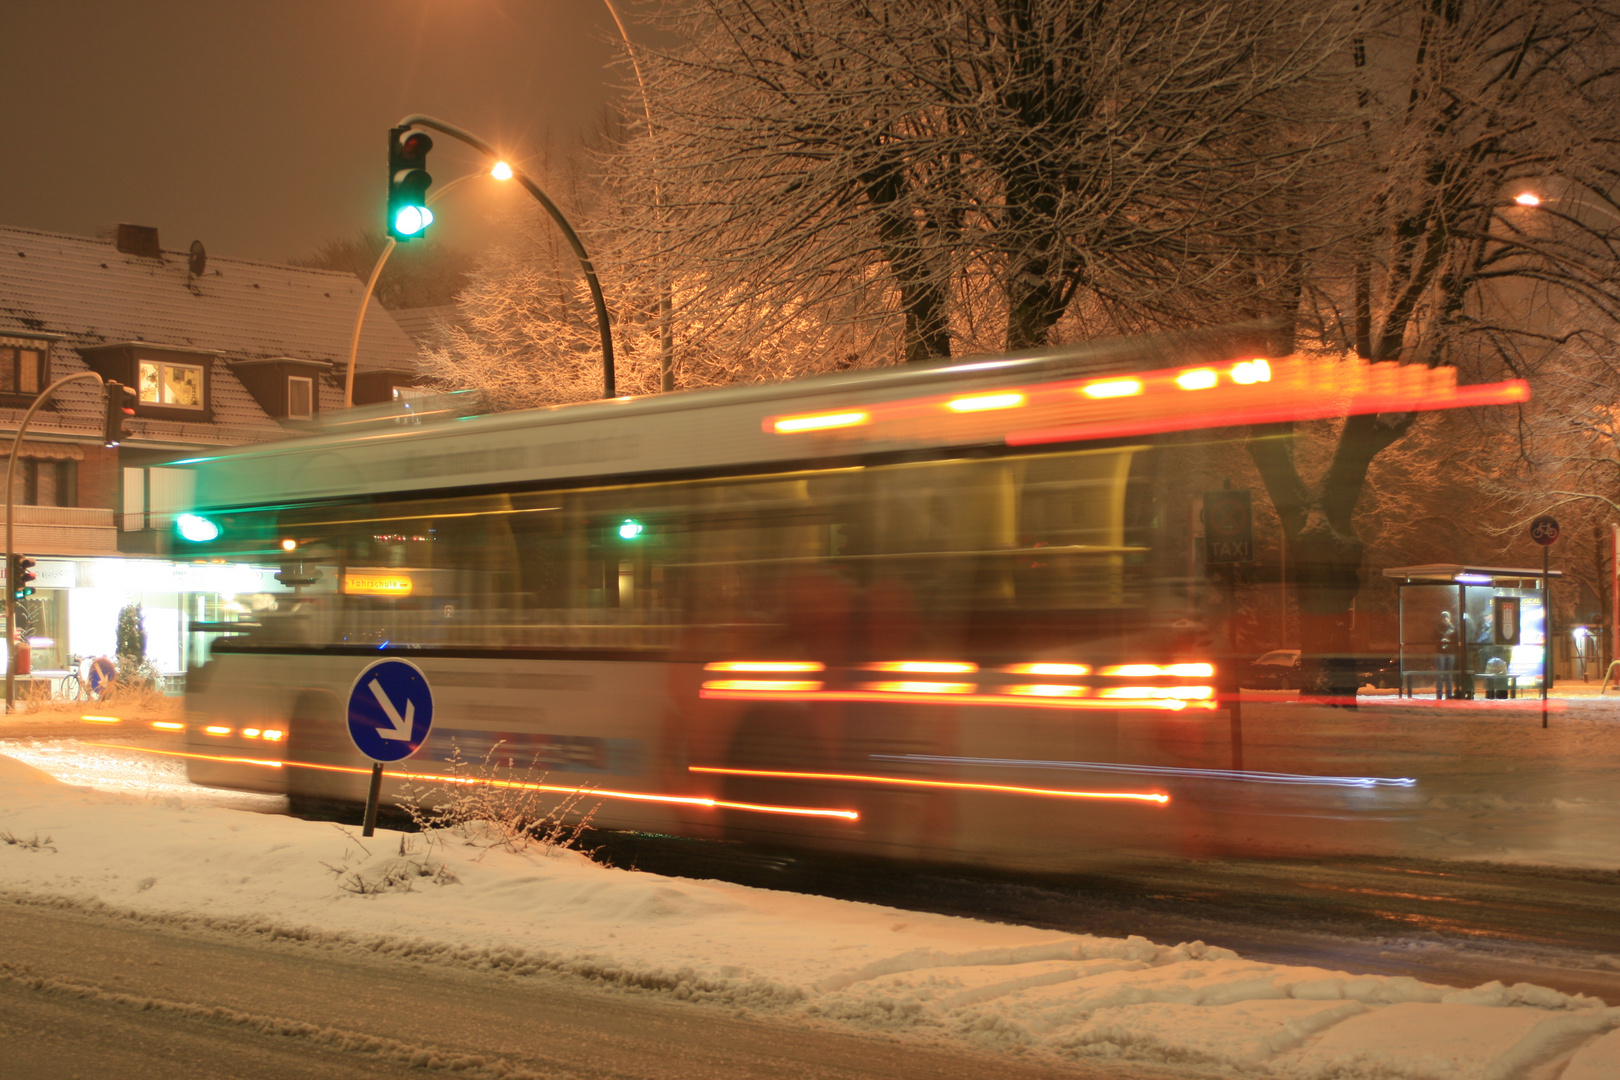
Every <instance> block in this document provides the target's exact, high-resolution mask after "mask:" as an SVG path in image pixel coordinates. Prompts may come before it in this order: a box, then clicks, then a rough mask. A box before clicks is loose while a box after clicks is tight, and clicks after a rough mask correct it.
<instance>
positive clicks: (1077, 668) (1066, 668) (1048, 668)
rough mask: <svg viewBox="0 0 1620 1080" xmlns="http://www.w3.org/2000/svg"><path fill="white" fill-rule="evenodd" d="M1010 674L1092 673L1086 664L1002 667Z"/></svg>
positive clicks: (1076, 674) (1074, 674)
mask: <svg viewBox="0 0 1620 1080" xmlns="http://www.w3.org/2000/svg"><path fill="white" fill-rule="evenodd" d="M1001 670H1002V671H1005V672H1006V673H1007V674H1009V675H1071V676H1080V675H1090V674H1091V668H1090V667H1088V666H1086V665H1085V664H1013V665H1012V666H1010V667H1004V668H1002V669H1001Z"/></svg>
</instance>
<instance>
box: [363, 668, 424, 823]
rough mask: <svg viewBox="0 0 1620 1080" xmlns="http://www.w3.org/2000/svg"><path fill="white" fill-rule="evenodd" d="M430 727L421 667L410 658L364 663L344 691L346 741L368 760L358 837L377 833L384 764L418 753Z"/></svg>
mask: <svg viewBox="0 0 1620 1080" xmlns="http://www.w3.org/2000/svg"><path fill="white" fill-rule="evenodd" d="M432 727H433V691H432V689H431V688H430V687H429V686H428V681H427V676H426V675H424V674H422V669H421V668H419V667H417V666H416V665H415V664H413V663H411V662H410V661H409V660H378V661H376V662H375V663H372V664H368V665H366V668H365V670H363V671H361V672H360V674H359V676H358V677H356V679H355V680H354V686H353V688H351V689H350V691H349V738H350V739H352V740H353V741H354V745H355V749H357V750H359V751H360V752H361V753H362V754H364V755H366V757H368V758H370V759H371V790H370V792H369V793H368V794H367V795H366V822H365V828H364V829H363V830H362V832H361V835H362V836H370V835H372V834H373V833H374V832H376V829H377V800H378V798H379V797H380V796H381V794H382V775H383V765H384V764H385V763H386V762H390V761H403V760H404V759H405V758H408V757H410V756H411V755H412V754H414V753H416V751H417V750H419V749H421V746H422V744H423V743H424V742H426V741H427V737H428V732H429V731H430V730H432Z"/></svg>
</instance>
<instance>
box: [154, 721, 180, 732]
mask: <svg viewBox="0 0 1620 1080" xmlns="http://www.w3.org/2000/svg"><path fill="white" fill-rule="evenodd" d="M152 726H153V727H155V728H157V729H158V730H159V731H184V730H186V725H184V724H176V723H175V722H174V721H172V720H154V721H152Z"/></svg>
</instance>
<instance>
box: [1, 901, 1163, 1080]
mask: <svg viewBox="0 0 1620 1080" xmlns="http://www.w3.org/2000/svg"><path fill="white" fill-rule="evenodd" d="M0 941H4V942H6V945H5V948H4V959H3V960H0V1047H4V1051H3V1053H0V1078H4V1080H23V1078H27V1080H68V1078H70V1077H78V1076H117V1077H119V1078H120V1080H174V1078H175V1077H177V1076H178V1077H185V1078H186V1080H207V1078H212V1077H220V1078H231V1080H261V1078H262V1080H305V1078H308V1080H328V1078H331V1080H337V1078H340V1077H342V1078H348V1077H360V1078H370V1077H406V1076H417V1077H420V1076H421V1075H422V1067H423V1066H427V1067H429V1068H431V1067H433V1066H434V1065H437V1066H438V1067H439V1068H446V1069H454V1070H455V1075H458V1076H468V1077H503V1078H505V1080H523V1078H525V1077H530V1076H544V1077H547V1078H555V1077H577V1078H580V1080H589V1078H598V1077H600V1078H603V1080H607V1078H612V1080H636V1078H647V1080H667V1078H669V1077H683V1078H694V1080H698V1078H703V1080H708V1078H712V1080H730V1078H738V1080H742V1078H750V1080H752V1078H758V1077H780V1078H783V1080H790V1078H805V1080H812V1078H814V1080H853V1078H856V1077H863V1078H870V1077H876V1078H894V1080H901V1078H905V1080H929V1078H947V1077H948V1078H952V1080H958V1078H963V1077H976V1076H995V1077H998V1078H1000V1077H1005V1078H1007V1080H1049V1078H1050V1080H1055V1078H1058V1077H1062V1078H1065V1080H1086V1078H1102V1077H1108V1078H1111V1080H1133V1078H1140V1080H1150V1078H1154V1077H1162V1076H1167V1075H1170V1074H1168V1073H1166V1072H1164V1071H1161V1070H1157V1069H1154V1068H1151V1067H1147V1066H1128V1067H1127V1066H1119V1065H1113V1064H1107V1065H1099V1066H1089V1065H1086V1064H1084V1063H1082V1064H1081V1065H1079V1066H1078V1067H1075V1066H1069V1067H1065V1068H1055V1067H1043V1066H1040V1065H1036V1064H1031V1063H1022V1062H1017V1061H1008V1060H1007V1059H1006V1058H1005V1057H1004V1056H1003V1057H997V1058H991V1057H989V1056H984V1057H982V1058H981V1057H979V1056H977V1055H974V1054H971V1053H964V1052H963V1051H961V1050H959V1049H942V1048H938V1047H930V1046H925V1045H915V1044H911V1043H907V1042H896V1041H895V1040H893V1039H882V1038H865V1037H862V1036H859V1035H852V1034H850V1033H849V1032H847V1031H839V1030H835V1029H832V1028H831V1027H830V1026H825V1027H817V1026H806V1025H804V1024H803V1023H798V1024H783V1023H773V1022H770V1021H768V1020H763V1019H758V1018H750V1017H747V1016H741V1015H737V1013H738V1012H741V1010H734V1011H727V1012H722V1011H720V1010H716V1009H713V1008H707V1007H704V1006H700V1005H692V1004H683V1003H680V1002H675V1001H671V1000H669V998H668V996H667V995H664V994H656V993H649V992H636V991H633V990H608V989H603V988H599V987H593V986H589V985H582V984H581V983H580V981H579V980H578V979H569V978H566V977H563V976H556V975H546V974H537V975H527V976H521V977H519V976H512V975H508V974H497V973H492V972H488V971H476V970H470V969H467V968H460V967H444V966H439V965H428V964H422V963H415V962H412V961H409V960H402V959H396V958H391V957H386V956H378V955H375V954H370V953H367V952H364V951H362V950H360V949H342V948H334V947H332V946H331V945H330V944H323V945H316V944H311V943H309V942H300V941H296V940H289V939H286V938H282V939H279V940H274V941H264V940H262V939H255V938H253V937H251V936H249V937H244V936H241V935H232V934H227V933H221V932H218V931H207V930H202V929H198V928H196V927H191V928H176V927H174V926H173V925H172V924H165V923H162V922H159V921H155V920H154V921H150V922H148V921H143V920H138V919H131V918H122V917H117V916H111V915H107V914H98V913H95V912H91V911H87V910H85V909H83V908H79V907H75V906H64V907H52V906H42V905H34V904H17V903H7V902H3V901H0ZM413 1066H414V1067H413ZM1178 1075H1181V1074H1178Z"/></svg>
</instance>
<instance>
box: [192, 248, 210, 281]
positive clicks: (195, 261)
mask: <svg viewBox="0 0 1620 1080" xmlns="http://www.w3.org/2000/svg"><path fill="white" fill-rule="evenodd" d="M188 265H189V266H190V267H191V276H192V277H202V275H203V269H204V268H205V267H207V266H208V252H206V251H204V250H203V245H202V241H201V240H193V241H192V242H191V259H190V260H189V263H188Z"/></svg>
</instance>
